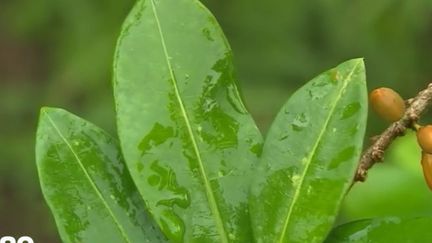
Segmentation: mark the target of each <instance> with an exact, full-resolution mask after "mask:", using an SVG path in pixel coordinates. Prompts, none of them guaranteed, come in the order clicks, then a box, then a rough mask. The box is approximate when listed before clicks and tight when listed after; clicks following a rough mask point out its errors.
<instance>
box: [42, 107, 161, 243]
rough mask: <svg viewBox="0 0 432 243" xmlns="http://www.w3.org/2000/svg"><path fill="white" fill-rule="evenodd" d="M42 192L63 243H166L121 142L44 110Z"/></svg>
mask: <svg viewBox="0 0 432 243" xmlns="http://www.w3.org/2000/svg"><path fill="white" fill-rule="evenodd" d="M36 160H37V165H38V170H39V177H40V182H41V186H42V191H43V193H44V196H45V198H46V200H47V202H48V205H49V206H50V208H51V211H52V213H53V214H54V217H55V220H56V223H57V227H58V230H59V232H60V236H61V238H62V240H63V242H83V243H86V242H88V243H93V242H113V243H118V242H127V243H133V242H137V243H138V242H139V243H141V242H165V241H166V240H164V237H163V236H162V234H161V232H160V231H159V230H158V229H157V226H156V227H155V224H154V223H152V221H151V219H150V218H149V217H148V216H147V213H146V211H145V207H144V202H143V201H142V199H141V196H140V195H139V193H138V191H137V189H136V187H135V186H134V184H133V181H132V179H131V177H130V175H129V172H128V171H127V169H126V166H125V164H124V162H123V160H122V156H121V153H120V150H119V146H118V144H117V142H116V141H115V140H114V139H113V138H111V137H110V136H109V135H107V134H106V133H105V132H104V131H102V130H101V129H99V128H98V127H96V126H94V125H92V124H90V123H88V122H86V121H85V120H82V119H80V118H78V117H76V116H74V115H72V114H70V113H68V112H66V111H64V110H61V109H54V108H43V109H42V111H41V115H40V121H39V127H38V131H37V142H36Z"/></svg>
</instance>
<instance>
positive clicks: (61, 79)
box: [0, 0, 432, 243]
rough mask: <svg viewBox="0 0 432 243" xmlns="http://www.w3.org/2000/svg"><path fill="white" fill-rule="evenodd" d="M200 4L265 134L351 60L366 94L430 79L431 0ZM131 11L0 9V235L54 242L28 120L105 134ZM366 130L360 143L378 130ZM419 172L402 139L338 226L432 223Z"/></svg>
mask: <svg viewBox="0 0 432 243" xmlns="http://www.w3.org/2000/svg"><path fill="white" fill-rule="evenodd" d="M203 2H204V4H205V5H207V6H208V8H210V10H211V11H212V12H213V13H214V14H215V15H216V17H217V19H218V20H219V22H220V24H221V25H222V28H223V29H224V30H225V33H226V35H227V38H228V40H229V41H230V43H231V45H232V48H233V50H234V57H235V64H236V68H237V72H238V76H239V79H240V85H241V88H242V90H243V93H244V97H245V102H246V104H247V106H248V107H249V109H250V111H251V112H252V114H253V116H254V117H255V119H256V121H257V122H258V124H259V127H260V128H261V129H262V131H263V132H264V133H265V131H266V130H267V129H268V126H269V123H270V122H271V120H272V119H273V117H274V116H275V114H276V112H277V111H278V109H279V107H281V105H282V104H283V103H284V101H286V100H287V98H288V97H289V96H290V94H292V92H293V91H294V90H296V89H297V88H299V87H300V86H301V85H302V84H304V83H305V82H306V81H307V80H309V79H311V78H313V77H314V76H316V75H317V74H319V73H320V72H322V71H324V70H326V69H329V68H331V67H333V66H335V65H337V64H339V63H341V62H342V61H345V60H347V59H350V58H354V57H365V61H366V67H367V75H368V85H369V89H372V88H375V87H378V86H389V87H392V88H394V89H396V90H398V91H400V93H401V94H402V96H403V97H412V96H414V95H415V94H416V93H417V91H418V90H419V89H421V88H423V87H425V86H426V84H427V83H428V81H430V80H432V46H431V44H432V1H430V0H412V1H405V0H379V1H377V0H352V1H343V0H331V1H330V0H316V1H294V0H269V1H250V0H236V1H232V0H203ZM133 3H134V1H132V0H124V1H117V0H103V1H102V0H76V1H67V0H38V1H35V0H20V1H14V0H0V235H5V234H7V235H13V236H21V235H29V236H32V237H33V239H34V240H35V242H48V243H49V242H60V241H59V239H58V235H57V232H56V229H55V226H54V223H53V219H52V217H51V215H50V213H49V211H48V209H47V207H46V205H45V203H44V201H43V198H42V196H41V192H40V189H39V183H38V178H37V173H36V167H35V161H34V148H33V147H34V139H35V129H36V125H37V117H38V111H39V108H40V107H41V106H43V105H49V106H59V107H63V108H66V109H68V110H70V111H72V112H74V113H76V114H79V115H80V116H82V117H84V118H87V119H88V120H90V121H92V122H94V123H96V124H98V125H100V126H101V127H103V128H105V129H106V130H108V131H110V132H113V133H114V131H115V123H114V109H113V98H112V95H111V92H112V91H111V86H110V84H111V82H110V77H111V70H110V67H111V62H112V56H113V50H114V45H115V40H116V37H117V35H118V33H119V29H120V26H121V23H122V21H123V19H124V18H125V16H126V15H127V13H128V11H129V10H130V8H131V7H132V5H133ZM305 105H307V104H305ZM430 117H431V116H426V117H425V118H424V121H423V122H430V121H431V119H430ZM369 120H370V121H369V124H368V136H370V135H373V134H376V133H378V132H379V131H381V130H382V129H383V128H384V127H385V126H386V124H385V123H383V122H381V121H379V120H378V119H377V118H376V117H375V116H374V115H371V116H370V119H369ZM421 173H422V172H421V168H420V152H419V149H418V148H417V145H416V143H415V137H413V135H412V134H409V136H406V137H404V138H403V139H400V140H398V141H397V143H395V144H394V145H393V146H392V148H391V150H390V151H389V152H388V153H387V156H386V162H385V163H384V164H380V165H377V166H376V167H374V169H373V170H372V171H371V173H370V176H369V179H368V181H367V182H366V183H363V184H360V185H356V186H355V187H354V188H353V190H352V191H351V192H350V193H349V195H348V197H347V199H346V202H345V204H344V206H343V208H342V211H341V217H340V219H339V223H342V222H346V221H350V220H353V219H359V218H366V217H373V216H377V215H378V216H379V215H409V216H414V215H424V214H432V207H431V205H432V192H430V191H428V189H427V187H426V186H425V184H424V181H423V177H422V174H421Z"/></svg>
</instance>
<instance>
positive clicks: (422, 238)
mask: <svg viewBox="0 0 432 243" xmlns="http://www.w3.org/2000/svg"><path fill="white" fill-rule="evenodd" d="M431 225H432V218H431V217H425V218H412V219H401V218H397V217H388V218H376V219H366V220H359V221H355V222H351V223H347V224H344V225H341V226H339V227H337V228H335V229H334V230H333V231H332V232H331V233H330V235H329V237H328V238H327V240H326V242H328V243H342V242H346V243H357V242H362V243H363V242H373V243H389V242H392V243H397V242H403V243H409V242H412V243H417V242H430V241H431V239H432V231H431V230H430V228H431Z"/></svg>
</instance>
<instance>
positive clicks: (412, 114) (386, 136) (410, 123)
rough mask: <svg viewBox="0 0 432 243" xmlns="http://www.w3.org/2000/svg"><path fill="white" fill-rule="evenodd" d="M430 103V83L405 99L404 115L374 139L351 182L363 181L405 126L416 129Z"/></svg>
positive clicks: (431, 85)
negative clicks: (413, 95)
mask: <svg viewBox="0 0 432 243" xmlns="http://www.w3.org/2000/svg"><path fill="white" fill-rule="evenodd" d="M431 103H432V83H429V85H428V87H427V88H426V89H424V90H422V91H421V92H420V93H419V94H418V95H417V96H416V97H414V98H412V99H408V100H407V104H408V108H407V110H406V111H405V114H404V116H403V117H402V118H401V119H400V120H399V121H397V122H394V123H392V124H391V125H390V126H389V127H388V128H387V129H386V130H385V131H384V132H383V133H381V134H380V135H379V136H378V137H377V138H376V141H375V142H374V143H373V144H372V146H370V147H369V148H368V149H367V150H366V151H365V152H364V153H363V155H362V157H361V159H360V162H359V165H358V167H357V172H356V174H355V176H354V181H353V184H354V183H355V182H357V181H365V180H366V176H367V172H368V170H369V169H370V168H372V166H373V165H374V164H376V163H377V162H381V161H382V160H383V157H384V151H385V150H386V149H387V148H388V147H389V146H390V144H391V143H392V142H393V140H395V139H396V138H397V137H399V136H402V135H403V134H404V132H405V130H406V129H407V128H411V129H414V130H415V129H416V128H415V125H416V122H417V120H418V119H419V117H420V116H421V114H422V113H423V112H424V110H425V109H426V108H427V106H428V105H429V104H431Z"/></svg>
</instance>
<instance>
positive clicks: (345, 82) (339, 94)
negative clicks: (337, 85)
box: [278, 61, 361, 243]
mask: <svg viewBox="0 0 432 243" xmlns="http://www.w3.org/2000/svg"><path fill="white" fill-rule="evenodd" d="M360 63H361V61H358V62H357V64H356V65H355V66H354V67H353V68H352V70H351V72H350V73H349V74H348V75H347V76H346V78H345V79H344V81H343V82H344V84H343V87H342V88H341V90H340V92H339V93H338V96H337V97H336V99H335V101H334V102H333V104H332V106H331V109H330V110H329V111H330V112H329V115H328V116H327V118H326V120H325V122H324V126H323V129H321V131H320V133H319V135H318V137H317V140H316V141H315V144H314V146H313V147H312V151H311V153H310V154H309V157H308V160H307V163H306V166H305V169H304V171H303V174H302V176H301V178H300V182H299V185H298V186H297V187H296V190H295V192H294V197H293V200H292V202H291V205H290V208H289V210H288V214H287V216H286V219H285V223H284V227H283V230H282V232H281V236H280V238H279V241H278V242H279V243H283V242H284V240H285V235H286V231H287V228H288V224H289V221H290V218H291V215H292V212H293V209H294V205H296V203H297V200H298V198H299V195H300V191H301V188H302V186H303V182H304V179H305V177H306V174H307V172H308V170H309V166H310V165H311V163H312V159H313V158H314V156H315V152H316V150H317V148H318V146H319V144H320V143H321V140H322V138H323V136H324V134H325V131H326V130H327V127H328V125H329V123H330V120H331V118H332V116H333V113H334V111H335V109H336V106H337V104H338V102H339V100H340V99H341V98H342V94H343V91H344V90H345V89H346V87H347V86H348V81H349V79H350V78H351V76H352V75H353V73H354V71H355V70H356V69H357V66H358V65H359V64H360Z"/></svg>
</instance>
